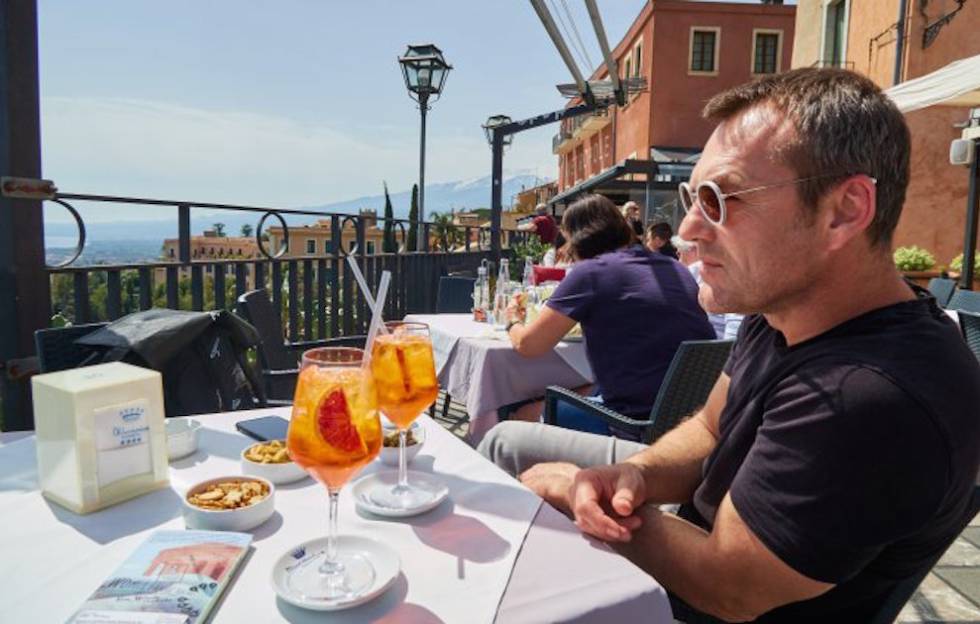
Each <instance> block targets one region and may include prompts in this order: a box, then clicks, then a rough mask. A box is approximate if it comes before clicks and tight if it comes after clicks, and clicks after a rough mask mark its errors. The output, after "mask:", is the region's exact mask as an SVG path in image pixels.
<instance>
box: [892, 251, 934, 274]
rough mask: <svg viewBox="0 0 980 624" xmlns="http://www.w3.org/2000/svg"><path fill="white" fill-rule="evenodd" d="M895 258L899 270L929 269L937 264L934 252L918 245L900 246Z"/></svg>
mask: <svg viewBox="0 0 980 624" xmlns="http://www.w3.org/2000/svg"><path fill="white" fill-rule="evenodd" d="M894 258H895V266H896V267H898V270H899V271H928V270H929V269H931V268H932V267H934V266H936V259H935V258H934V257H933V256H932V254H931V253H929V252H928V251H926V250H925V249H922V248H921V247H917V246H916V245H912V246H911V247H899V248H898V249H896V250H895V256H894Z"/></svg>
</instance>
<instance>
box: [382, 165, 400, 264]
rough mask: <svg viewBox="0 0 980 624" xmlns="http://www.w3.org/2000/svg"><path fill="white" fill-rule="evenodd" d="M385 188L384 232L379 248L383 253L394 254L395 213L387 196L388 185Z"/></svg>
mask: <svg viewBox="0 0 980 624" xmlns="http://www.w3.org/2000/svg"><path fill="white" fill-rule="evenodd" d="M384 186H385V232H384V238H383V239H382V243H381V248H382V250H384V252H385V253H395V252H396V251H398V245H397V244H396V243H395V222H394V218H395V211H394V209H393V208H392V207H391V197H389V196H388V183H387V182H385V183H384Z"/></svg>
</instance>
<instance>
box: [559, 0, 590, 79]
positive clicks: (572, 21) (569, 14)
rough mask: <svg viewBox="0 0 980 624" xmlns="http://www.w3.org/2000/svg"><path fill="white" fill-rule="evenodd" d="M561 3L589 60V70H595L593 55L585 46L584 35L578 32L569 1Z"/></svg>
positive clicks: (562, 0) (563, 0)
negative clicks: (590, 54) (569, 8)
mask: <svg viewBox="0 0 980 624" xmlns="http://www.w3.org/2000/svg"><path fill="white" fill-rule="evenodd" d="M561 5H562V7H563V8H564V9H565V15H567V16H568V23H569V24H571V25H572V32H573V33H575V39H576V40H577V41H578V44H579V45H580V46H581V47H582V52H583V53H584V54H585V58H586V60H587V61H588V62H589V70H590V71H594V70H595V68H596V67H597V66H596V64H595V63H593V62H592V57H590V56H589V49H588V48H586V47H585V44H584V43H582V35H580V34H579V33H578V27H577V26H576V25H575V18H574V17H572V12H571V11H569V10H568V3H567V2H566V1H565V0H561Z"/></svg>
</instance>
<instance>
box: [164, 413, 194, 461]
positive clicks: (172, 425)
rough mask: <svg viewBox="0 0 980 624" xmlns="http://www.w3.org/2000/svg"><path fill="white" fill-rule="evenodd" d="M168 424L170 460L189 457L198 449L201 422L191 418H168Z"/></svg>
mask: <svg viewBox="0 0 980 624" xmlns="http://www.w3.org/2000/svg"><path fill="white" fill-rule="evenodd" d="M166 426H167V460H168V461H173V460H175V459H180V458H181V457H187V456H188V455H190V454H191V453H193V452H194V451H196V450H197V435H198V432H199V431H200V429H201V423H199V422H197V421H196V420H191V419H190V418H168V419H167V420H166Z"/></svg>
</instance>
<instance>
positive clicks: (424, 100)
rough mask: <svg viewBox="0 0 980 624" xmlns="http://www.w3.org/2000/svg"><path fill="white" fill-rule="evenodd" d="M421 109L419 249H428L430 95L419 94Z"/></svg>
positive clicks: (417, 245)
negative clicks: (427, 115) (427, 128)
mask: <svg viewBox="0 0 980 624" xmlns="http://www.w3.org/2000/svg"><path fill="white" fill-rule="evenodd" d="M419 110H420V111H422V135H421V137H420V138H419V224H418V228H419V231H418V237H417V239H418V242H417V243H416V250H417V251H428V249H429V241H428V240H426V238H425V113H426V111H428V110H429V95H428V94H427V93H423V94H421V95H420V96H419Z"/></svg>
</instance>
